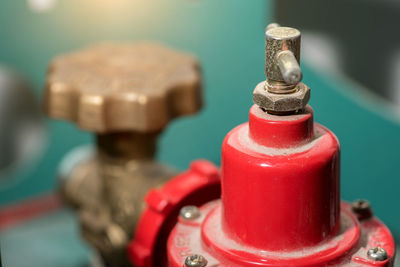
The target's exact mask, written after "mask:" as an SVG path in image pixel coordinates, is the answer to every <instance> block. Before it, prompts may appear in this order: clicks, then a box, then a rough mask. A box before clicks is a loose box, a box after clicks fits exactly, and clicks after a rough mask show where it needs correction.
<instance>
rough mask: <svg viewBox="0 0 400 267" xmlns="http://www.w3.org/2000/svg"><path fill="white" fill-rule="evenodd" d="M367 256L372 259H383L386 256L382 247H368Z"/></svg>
mask: <svg viewBox="0 0 400 267" xmlns="http://www.w3.org/2000/svg"><path fill="white" fill-rule="evenodd" d="M367 256H368V258H369V259H370V260H373V261H384V260H386V259H387V258H388V255H387V252H386V250H385V249H384V248H382V247H374V248H370V249H368V252H367Z"/></svg>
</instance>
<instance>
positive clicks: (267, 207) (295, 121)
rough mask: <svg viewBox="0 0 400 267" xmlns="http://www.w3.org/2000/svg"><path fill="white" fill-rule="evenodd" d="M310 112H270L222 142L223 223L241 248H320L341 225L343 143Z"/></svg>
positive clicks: (255, 111)
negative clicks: (341, 151) (340, 164)
mask: <svg viewBox="0 0 400 267" xmlns="http://www.w3.org/2000/svg"><path fill="white" fill-rule="evenodd" d="M313 128H314V127H313V113H312V109H311V108H310V107H308V108H307V109H306V112H305V114H301V115H293V116H274V115H267V114H266V113H265V112H263V111H262V110H261V109H260V108H259V107H258V106H256V105H254V106H253V107H252V108H251V110H250V117H249V123H248V124H247V123H246V124H243V125H240V126H238V127H237V128H235V129H234V130H232V131H231V132H230V133H229V134H228V135H227V137H226V138H225V141H224V143H223V145H222V168H221V171H222V181H221V182H222V206H223V209H222V210H223V212H222V221H221V222H222V226H223V230H224V232H225V233H226V234H227V235H228V236H229V237H230V238H232V239H234V240H236V241H237V242H239V243H243V244H246V245H248V246H252V247H255V248H260V249H266V250H273V251H276V250H283V249H286V250H293V249H298V248H303V247H306V246H311V245H315V244H318V243H319V242H321V241H323V240H324V239H325V238H326V237H327V236H329V235H330V234H332V233H335V232H336V230H337V229H338V226H339V214H340V208H339V206H340V199H339V153H340V152H339V142H338V141H337V138H336V137H335V136H334V135H333V133H331V132H330V131H328V130H327V129H325V128H324V127H322V126H320V125H317V124H316V125H315V134H313V133H314V129H313Z"/></svg>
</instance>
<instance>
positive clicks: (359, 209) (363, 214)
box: [351, 199, 372, 220]
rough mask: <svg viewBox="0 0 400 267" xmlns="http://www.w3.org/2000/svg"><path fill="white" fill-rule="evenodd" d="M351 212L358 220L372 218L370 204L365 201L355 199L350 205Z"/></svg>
mask: <svg viewBox="0 0 400 267" xmlns="http://www.w3.org/2000/svg"><path fill="white" fill-rule="evenodd" d="M351 209H352V211H353V212H354V213H355V214H356V215H357V218H358V219H359V220H363V219H368V218H371V217H372V209H371V204H370V203H369V202H368V201H367V200H365V199H357V200H355V201H354V202H353V203H352V205H351Z"/></svg>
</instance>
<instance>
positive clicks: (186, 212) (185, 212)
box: [179, 206, 201, 220]
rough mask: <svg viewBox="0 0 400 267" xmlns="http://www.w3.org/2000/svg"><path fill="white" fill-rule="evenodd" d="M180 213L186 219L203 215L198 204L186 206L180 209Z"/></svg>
mask: <svg viewBox="0 0 400 267" xmlns="http://www.w3.org/2000/svg"><path fill="white" fill-rule="evenodd" d="M179 214H180V216H181V217H182V218H183V219H185V220H194V219H197V218H199V217H200V215H201V214H200V211H199V209H198V208H197V207H196V206H185V207H183V208H182V209H181V210H180V212H179Z"/></svg>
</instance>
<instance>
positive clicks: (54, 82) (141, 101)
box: [44, 43, 201, 133]
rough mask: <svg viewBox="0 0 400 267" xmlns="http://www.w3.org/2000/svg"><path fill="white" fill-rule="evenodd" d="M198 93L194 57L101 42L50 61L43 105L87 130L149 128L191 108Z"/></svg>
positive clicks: (163, 49) (149, 47)
mask: <svg viewBox="0 0 400 267" xmlns="http://www.w3.org/2000/svg"><path fill="white" fill-rule="evenodd" d="M200 96H201V74H200V68H199V64H198V62H197V60H196V58H195V57H193V56H191V55H188V54H185V53H181V52H177V51H173V50H171V49H169V48H166V47H164V46H162V45H159V44H152V43H136V44H119V43H104V44H100V45H95V46H91V47H88V48H87V49H85V50H82V51H78V52H75V53H71V54H66V55H62V56H60V57H58V58H56V59H54V60H53V61H52V62H51V64H50V67H49V71H48V75H47V84H46V90H45V98H44V106H45V110H46V112H47V114H48V115H49V116H50V117H53V118H58V119H66V120H70V121H72V122H74V123H76V124H77V125H78V126H79V127H80V128H82V129H84V130H88V131H93V132H97V133H106V132H118V131H139V132H152V131H158V130H161V129H162V128H163V127H165V126H166V125H167V124H168V122H169V121H170V120H171V119H173V118H174V117H178V116H182V115H186V114H192V113H195V112H196V111H197V110H198V109H199V108H200V106H201V98H200Z"/></svg>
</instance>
